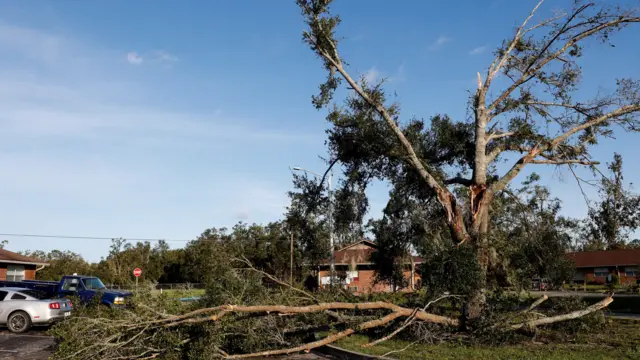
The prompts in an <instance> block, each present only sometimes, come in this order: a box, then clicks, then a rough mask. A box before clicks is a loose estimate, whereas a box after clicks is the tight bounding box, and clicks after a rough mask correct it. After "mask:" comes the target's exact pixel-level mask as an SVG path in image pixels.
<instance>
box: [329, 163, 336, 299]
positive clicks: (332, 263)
mask: <svg viewBox="0 0 640 360" xmlns="http://www.w3.org/2000/svg"><path fill="white" fill-rule="evenodd" d="M332 177H333V170H329V178H328V179H327V184H328V192H329V211H328V212H329V219H328V221H329V251H331V260H330V265H329V284H330V285H331V287H333V285H334V282H333V280H334V277H335V270H336V269H335V268H336V265H335V262H336V261H335V260H336V259H335V256H334V253H333V192H332V189H331V180H332V179H331V178H332Z"/></svg>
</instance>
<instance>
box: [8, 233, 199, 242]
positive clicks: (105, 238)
mask: <svg viewBox="0 0 640 360" xmlns="http://www.w3.org/2000/svg"><path fill="white" fill-rule="evenodd" d="M0 236H9V237H32V238H49V239H78V240H113V239H120V238H122V239H124V240H126V241H149V242H152V241H166V242H189V241H192V240H176V239H145V238H125V237H121V236H114V237H102V236H72V235H69V236H68V235H37V234H3V233H0Z"/></svg>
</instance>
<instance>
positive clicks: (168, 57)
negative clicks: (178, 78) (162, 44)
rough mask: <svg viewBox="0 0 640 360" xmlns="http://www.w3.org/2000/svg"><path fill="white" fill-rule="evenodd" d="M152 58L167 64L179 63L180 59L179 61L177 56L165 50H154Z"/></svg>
mask: <svg viewBox="0 0 640 360" xmlns="http://www.w3.org/2000/svg"><path fill="white" fill-rule="evenodd" d="M151 58H152V59H154V60H156V61H160V62H166V63H174V62H178V61H179V60H180V59H178V57H177V56H175V55H173V54H171V53H169V52H167V51H164V50H154V51H152V52H151Z"/></svg>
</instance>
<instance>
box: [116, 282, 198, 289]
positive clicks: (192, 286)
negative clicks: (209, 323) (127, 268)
mask: <svg viewBox="0 0 640 360" xmlns="http://www.w3.org/2000/svg"><path fill="white" fill-rule="evenodd" d="M104 286H105V287H106V288H107V289H111V290H134V289H135V284H125V285H118V284H105V285H104ZM154 287H155V289H156V290H192V289H204V284H202V283H177V284H155V285H154Z"/></svg>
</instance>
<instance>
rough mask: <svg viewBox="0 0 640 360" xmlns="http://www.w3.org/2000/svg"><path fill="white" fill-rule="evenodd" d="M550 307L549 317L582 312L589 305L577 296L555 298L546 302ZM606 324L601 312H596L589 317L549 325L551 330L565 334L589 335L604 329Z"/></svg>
mask: <svg viewBox="0 0 640 360" xmlns="http://www.w3.org/2000/svg"><path fill="white" fill-rule="evenodd" d="M547 301H548V302H549V303H550V305H551V307H550V309H549V313H548V315H549V316H554V315H562V314H567V313H569V312H572V311H577V310H583V309H585V308H586V307H587V306H588V305H589V304H588V303H586V302H585V301H584V300H583V299H582V298H580V297H578V296H571V297H555V298H551V299H549V300H547ZM606 326H607V322H606V320H605V318H604V314H603V312H602V311H597V312H594V313H591V314H589V315H586V316H583V317H580V318H577V319H573V320H568V321H562V322H558V323H555V324H552V325H551V327H550V328H551V329H554V330H559V331H561V333H565V334H571V335H573V334H578V333H591V332H596V331H600V330H603V329H605V328H606Z"/></svg>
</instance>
